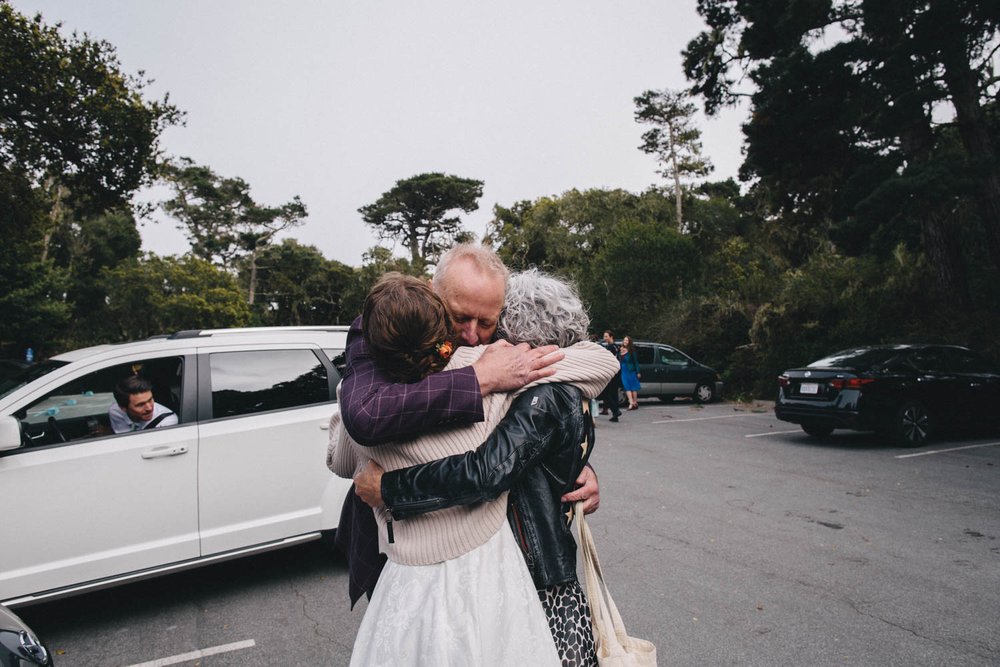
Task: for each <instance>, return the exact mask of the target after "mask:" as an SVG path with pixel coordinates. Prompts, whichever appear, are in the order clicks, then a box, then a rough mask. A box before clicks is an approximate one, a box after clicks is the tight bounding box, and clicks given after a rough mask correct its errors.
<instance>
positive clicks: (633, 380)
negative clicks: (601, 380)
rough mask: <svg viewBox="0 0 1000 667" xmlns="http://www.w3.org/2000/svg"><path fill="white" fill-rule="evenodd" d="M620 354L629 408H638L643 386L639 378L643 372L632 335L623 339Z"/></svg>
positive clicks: (623, 384)
mask: <svg viewBox="0 0 1000 667" xmlns="http://www.w3.org/2000/svg"><path fill="white" fill-rule="evenodd" d="M618 354H619V355H621V358H620V359H619V362H620V363H621V365H622V389H623V390H624V391H625V396H626V397H627V398H628V409H629V410H636V409H638V407H639V388H640V386H641V385H640V384H639V378H641V377H642V374H641V373H640V372H639V360H638V359H636V356H635V348H634V347H633V346H632V337H631V336H625V338H623V339H622V345H621V347H620V348H619V350H618Z"/></svg>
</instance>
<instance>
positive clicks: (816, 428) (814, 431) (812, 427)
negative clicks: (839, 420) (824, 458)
mask: <svg viewBox="0 0 1000 667" xmlns="http://www.w3.org/2000/svg"><path fill="white" fill-rule="evenodd" d="M802 430H803V431H805V432H806V433H808V434H809V435H811V436H812V437H814V438H825V437H827V436H828V435H830V434H831V433H833V427H832V426H827V425H826V424H802Z"/></svg>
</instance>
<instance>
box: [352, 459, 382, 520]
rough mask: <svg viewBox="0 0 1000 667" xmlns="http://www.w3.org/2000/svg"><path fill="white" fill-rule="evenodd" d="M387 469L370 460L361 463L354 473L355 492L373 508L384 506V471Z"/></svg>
mask: <svg viewBox="0 0 1000 667" xmlns="http://www.w3.org/2000/svg"><path fill="white" fill-rule="evenodd" d="M384 472H385V470H383V469H382V466H380V465H379V464H377V463H375V462H374V461H371V460H368V461H365V462H364V463H363V464H361V467H360V468H358V471H357V472H356V473H354V493H355V494H356V495H357V496H358V498H361V500H363V501H365V503H366V504H368V505H371V508H372V509H378V508H379V507H381V506H382V473H384Z"/></svg>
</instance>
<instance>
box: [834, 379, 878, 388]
mask: <svg viewBox="0 0 1000 667" xmlns="http://www.w3.org/2000/svg"><path fill="white" fill-rule="evenodd" d="M874 381H875V378H848V379H846V380H844V379H842V378H837V379H836V380H830V386H831V387H833V388H834V389H861V387H863V386H865V385H866V384H871V383H872V382H874Z"/></svg>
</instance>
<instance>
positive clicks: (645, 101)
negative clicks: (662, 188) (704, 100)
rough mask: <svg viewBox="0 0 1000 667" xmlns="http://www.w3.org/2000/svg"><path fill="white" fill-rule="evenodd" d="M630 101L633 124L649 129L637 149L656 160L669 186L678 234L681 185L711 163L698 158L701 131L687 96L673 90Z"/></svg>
mask: <svg viewBox="0 0 1000 667" xmlns="http://www.w3.org/2000/svg"><path fill="white" fill-rule="evenodd" d="M633 101H634V102H635V120H636V122H638V123H642V124H644V125H651V126H652V127H650V128H649V129H648V130H646V131H645V132H643V134H642V145H641V146H640V147H639V148H640V150H642V152H643V153H647V154H649V155H653V156H655V157H656V161H657V162H659V163H660V166H661V170H660V173H661V174H662V175H663V177H664V178H666V179H668V180H670V181H671V183H673V186H674V205H675V207H676V209H677V229H678V231H682V230H683V229H684V215H683V208H684V202H683V198H684V197H683V194H684V192H683V189H682V188H683V185H686V184H687V183H686V181H688V180H689V179H691V178H693V177H698V176H707V175H708V174H709V172H711V171H712V163H711V162H710V161H709V160H708V159H707V158H705V157H704V156H702V154H701V130H699V129H698V127H697V126H696V125H695V124H694V114H695V112H696V109H695V106H694V104H692V102H691V101H690V97H689V96H688V94H687V93H685V92H681V91H675V90H647V91H646V92H644V93H643V94H642V95H639V96H638V97H636V98H635V99H634V100H633Z"/></svg>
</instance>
